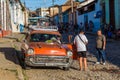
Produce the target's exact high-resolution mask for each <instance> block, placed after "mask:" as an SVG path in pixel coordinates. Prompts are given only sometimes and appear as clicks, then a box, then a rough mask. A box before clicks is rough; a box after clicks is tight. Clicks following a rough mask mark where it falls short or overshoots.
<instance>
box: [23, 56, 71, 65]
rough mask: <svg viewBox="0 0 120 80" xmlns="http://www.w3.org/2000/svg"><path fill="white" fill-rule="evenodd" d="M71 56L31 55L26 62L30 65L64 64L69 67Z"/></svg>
mask: <svg viewBox="0 0 120 80" xmlns="http://www.w3.org/2000/svg"><path fill="white" fill-rule="evenodd" d="M70 60H71V58H69V57H66V56H38V55H37V56H29V57H26V58H25V63H26V64H27V65H29V66H56V67H57V66H62V67H69V66H70Z"/></svg>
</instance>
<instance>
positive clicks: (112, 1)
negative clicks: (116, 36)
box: [101, 0, 120, 30]
mask: <svg viewBox="0 0 120 80" xmlns="http://www.w3.org/2000/svg"><path fill="white" fill-rule="evenodd" d="M119 4H120V0H101V6H102V10H103V11H104V15H105V16H104V17H103V18H102V20H103V21H105V22H106V24H110V25H112V26H113V27H114V30H115V29H119V28H120V5H119Z"/></svg>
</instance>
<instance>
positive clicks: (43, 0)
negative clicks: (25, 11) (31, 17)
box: [21, 0, 67, 10]
mask: <svg viewBox="0 0 120 80" xmlns="http://www.w3.org/2000/svg"><path fill="white" fill-rule="evenodd" d="M66 1H67V0H54V4H59V5H62V4H63V3H65V2H66ZM21 2H22V3H24V2H25V5H26V7H27V8H29V9H30V10H35V9H37V8H40V7H49V6H52V0H21Z"/></svg>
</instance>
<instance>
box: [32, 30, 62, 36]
mask: <svg viewBox="0 0 120 80" xmlns="http://www.w3.org/2000/svg"><path fill="white" fill-rule="evenodd" d="M35 33H40V34H53V35H58V36H61V34H60V33H59V32H58V31H44V30H34V31H31V32H30V34H35Z"/></svg>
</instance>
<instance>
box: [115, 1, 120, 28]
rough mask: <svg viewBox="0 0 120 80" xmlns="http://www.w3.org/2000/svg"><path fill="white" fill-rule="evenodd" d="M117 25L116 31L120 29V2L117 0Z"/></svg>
mask: <svg viewBox="0 0 120 80" xmlns="http://www.w3.org/2000/svg"><path fill="white" fill-rule="evenodd" d="M115 21H116V22H115V24H116V29H119V28H120V0H115Z"/></svg>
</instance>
